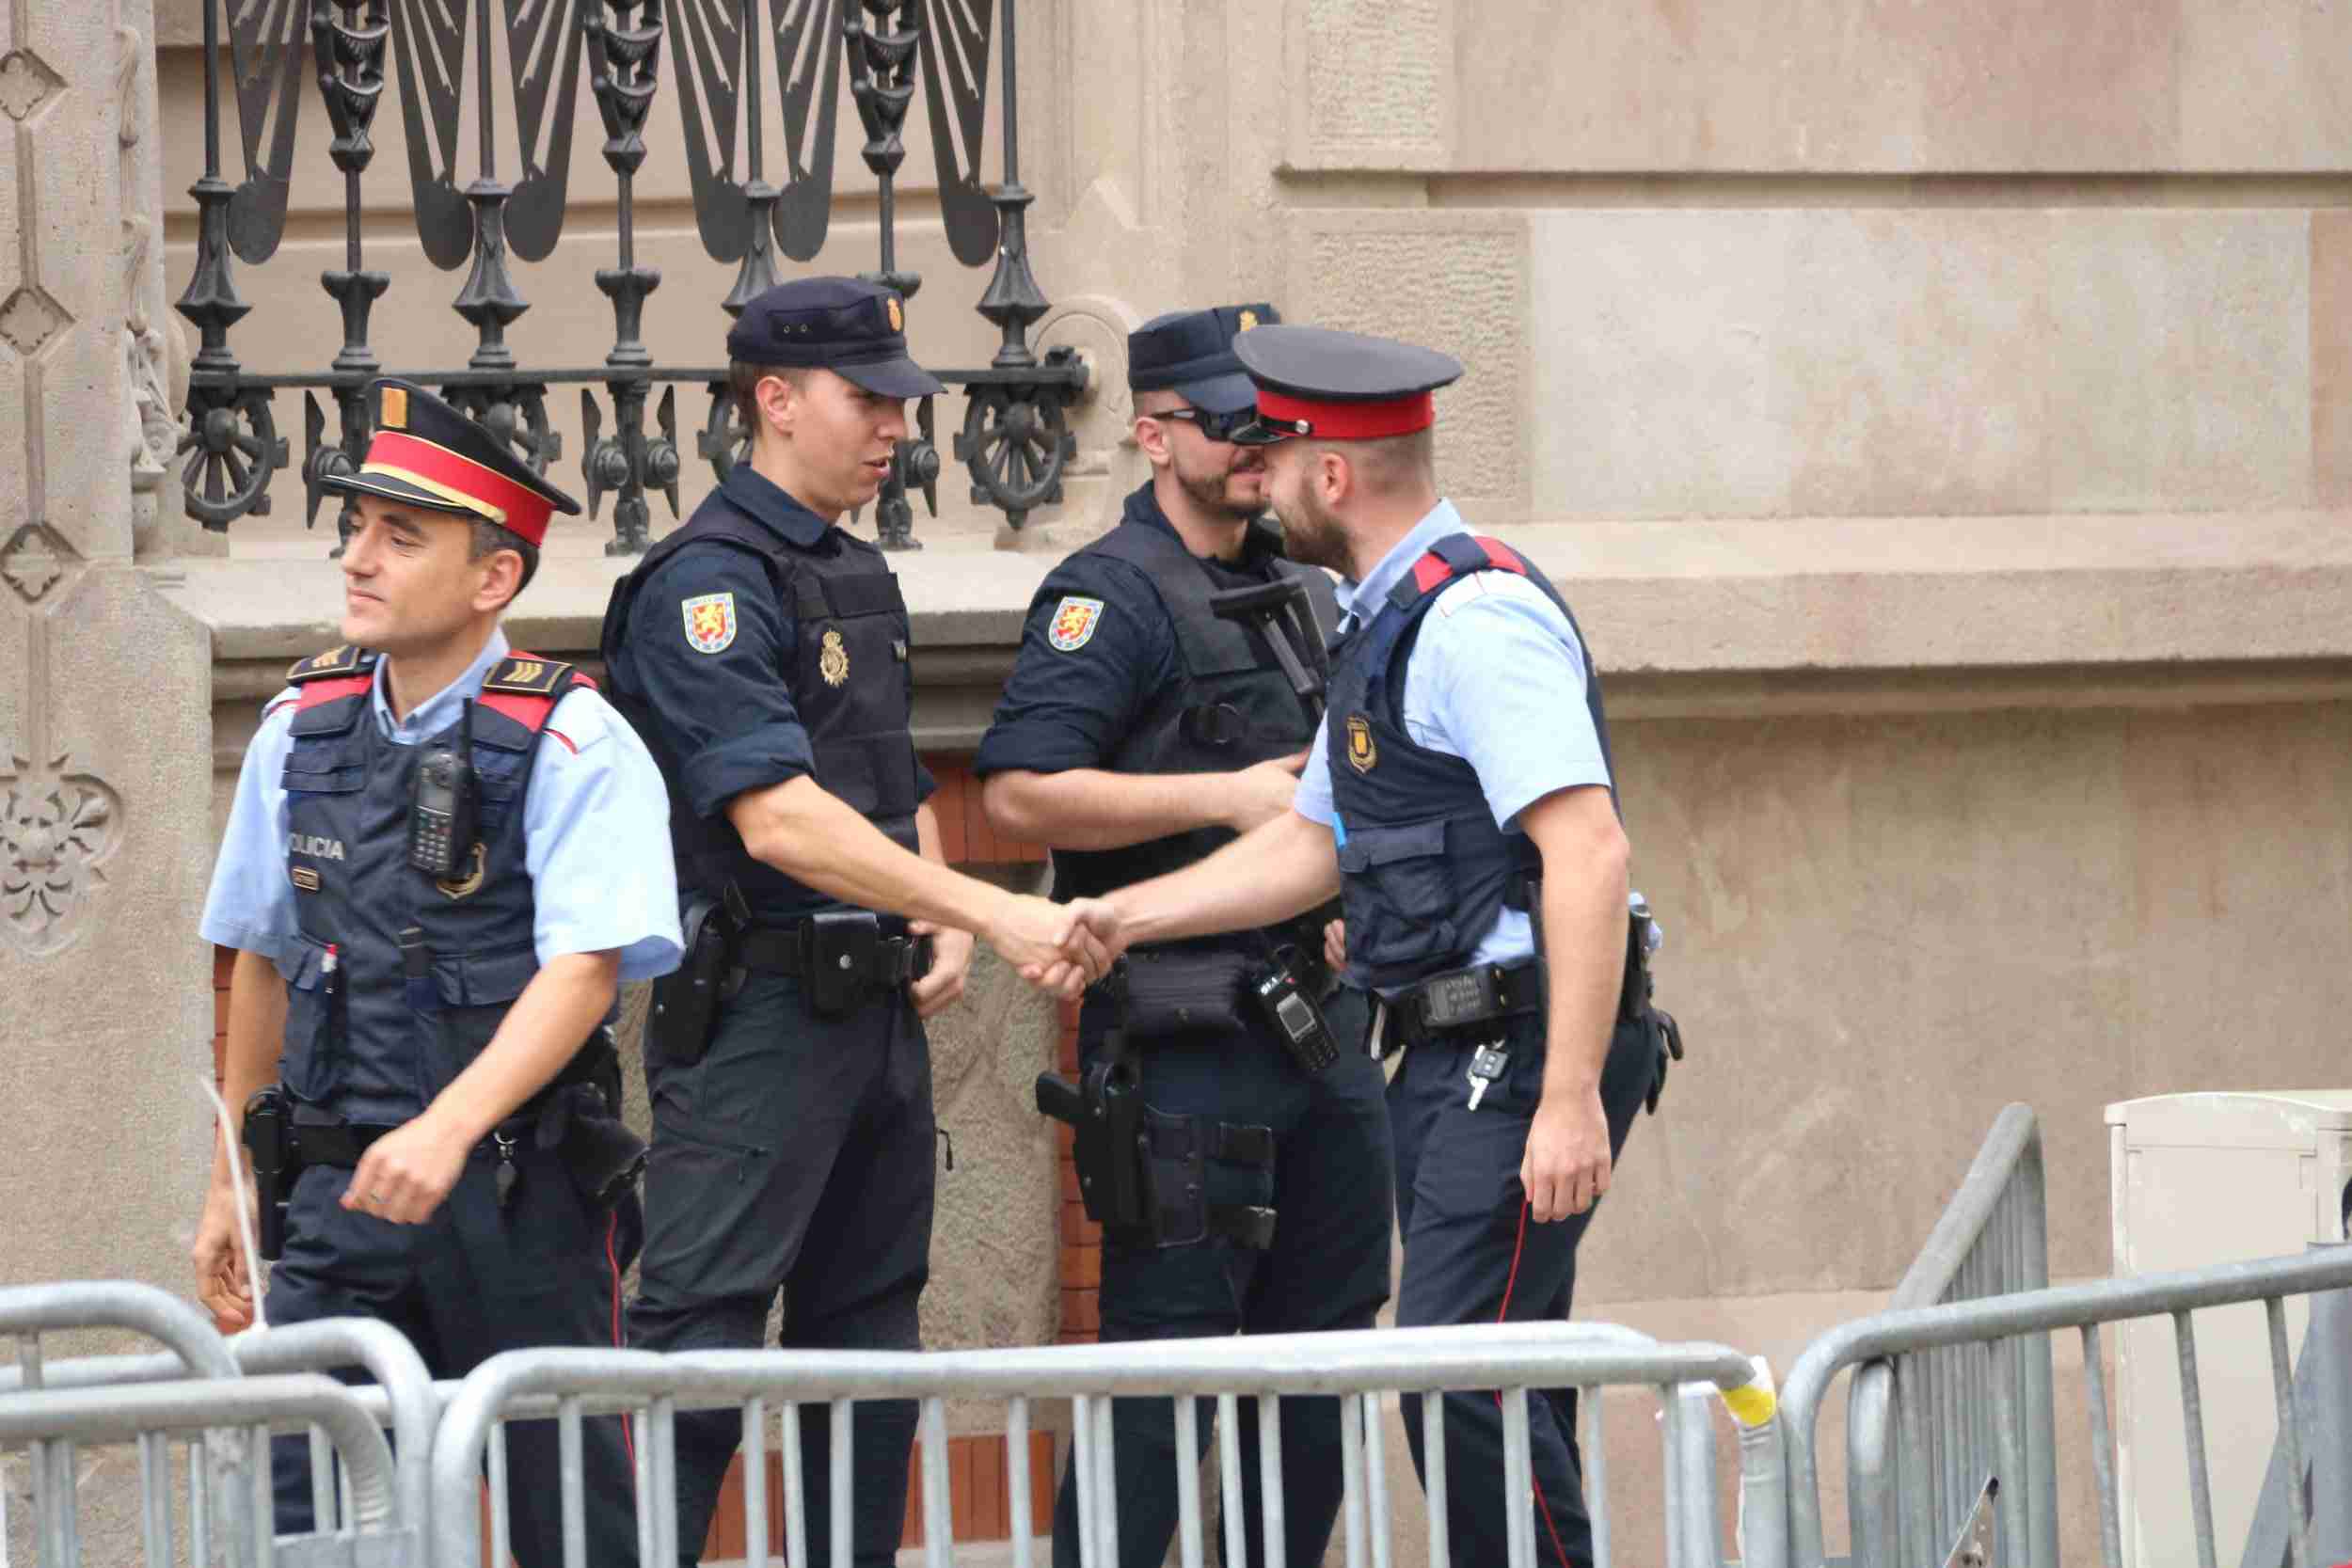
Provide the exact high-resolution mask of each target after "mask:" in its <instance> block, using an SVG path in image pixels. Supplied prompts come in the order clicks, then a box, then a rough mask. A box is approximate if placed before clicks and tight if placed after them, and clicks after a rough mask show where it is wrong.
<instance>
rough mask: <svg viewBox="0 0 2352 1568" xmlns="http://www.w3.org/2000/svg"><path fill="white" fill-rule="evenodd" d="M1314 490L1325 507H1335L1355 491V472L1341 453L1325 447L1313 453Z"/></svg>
mask: <svg viewBox="0 0 2352 1568" xmlns="http://www.w3.org/2000/svg"><path fill="white" fill-rule="evenodd" d="M1313 477H1314V483H1315V490H1316V494H1317V496H1318V498H1319V499H1321V500H1322V502H1323V504H1324V505H1325V506H1326V507H1336V506H1338V505H1339V504H1340V503H1341V502H1343V501H1344V500H1346V499H1347V498H1348V497H1349V496H1351V495H1353V494H1354V493H1355V491H1356V470H1355V468H1354V467H1352V466H1350V464H1349V463H1348V461H1347V458H1346V457H1345V455H1343V453H1340V452H1337V451H1332V450H1331V449H1330V448H1328V447H1326V448H1325V449H1324V450H1323V451H1319V452H1317V453H1315V471H1314V476H1313Z"/></svg>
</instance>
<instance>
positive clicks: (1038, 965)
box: [988, 894, 1117, 1002]
mask: <svg viewBox="0 0 2352 1568" xmlns="http://www.w3.org/2000/svg"><path fill="white" fill-rule="evenodd" d="M1099 905H1100V900H1097V899H1091V898H1082V899H1078V900H1076V901H1075V902H1073V903H1069V904H1057V903H1055V902H1053V901H1052V900H1051V899H1046V898H1038V897H1033V896H1030V895H1025V894H1023V895H1014V896H1013V897H1011V898H1010V899H1009V900H1008V901H1007V903H1006V905H1005V911H1004V913H1002V914H1000V915H999V916H998V917H997V919H996V921H995V922H994V923H993V925H992V927H990V929H989V932H988V944H989V945H990V946H991V947H993V948H994V949H996V951H997V952H998V953H999V954H1000V955H1002V956H1003V958H1004V959H1005V961H1006V962H1007V963H1009V964H1011V965H1012V966H1013V967H1014V968H1015V969H1016V970H1018V971H1019V972H1020V974H1021V977H1022V978H1023V979H1024V980H1026V981H1028V982H1029V983H1030V984H1031V985H1033V986H1036V987H1038V988H1039V989H1041V990H1046V991H1050V992H1052V993H1053V994H1054V995H1056V996H1058V997H1060V998H1061V999H1062V1000H1063V1001H1065V1002H1068V1001H1072V1000H1073V999H1074V998H1075V997H1076V996H1077V994H1078V993H1079V992H1080V991H1082V990H1085V989H1086V988H1087V987H1088V986H1089V985H1092V984H1093V983H1094V982H1095V981H1097V980H1099V979H1101V978H1102V977H1103V974H1104V971H1105V970H1107V969H1109V968H1110V966H1111V959H1112V958H1114V957H1115V956H1116V955H1115V954H1114V953H1113V952H1111V951H1110V950H1108V949H1106V948H1105V947H1104V944H1103V942H1101V940H1100V939H1099V938H1098V937H1097V935H1096V934H1095V931H1094V922H1095V921H1096V920H1097V919H1098V918H1099V917H1097V916H1095V915H1094V914H1093V913H1092V911H1094V910H1096V909H1097V908H1098V907H1099ZM1112 925H1113V928H1114V929H1115V928H1116V927H1117V921H1116V917H1114V918H1113V921H1112Z"/></svg>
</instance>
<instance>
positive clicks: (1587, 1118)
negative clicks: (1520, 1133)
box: [1519, 1087, 1609, 1225]
mask: <svg viewBox="0 0 2352 1568" xmlns="http://www.w3.org/2000/svg"><path fill="white" fill-rule="evenodd" d="M1519 1185H1520V1186H1521V1187H1523V1188H1525V1189H1526V1191H1527V1204H1528V1210H1529V1212H1531V1213H1533V1214H1534V1217H1535V1223H1536V1224H1538V1225H1545V1224H1549V1223H1550V1222H1551V1221H1553V1220H1564V1219H1566V1218H1567V1217H1568V1216H1569V1215H1570V1214H1581V1213H1582V1212H1585V1211H1586V1210H1587V1209H1590V1208H1591V1207H1592V1206H1593V1205H1594V1204H1596V1203H1598V1202H1599V1201H1600V1196H1601V1194H1603V1193H1605V1192H1607V1191H1608V1190H1609V1117H1608V1114H1607V1113H1606V1112H1604V1111H1603V1110H1602V1109H1601V1108H1600V1090H1599V1089H1598V1088H1597V1087H1595V1088H1590V1089H1586V1090H1584V1091H1582V1092H1581V1093H1580V1094H1575V1095H1570V1096H1565V1097H1564V1096H1560V1095H1550V1094H1548V1095H1546V1096H1545V1097H1544V1099H1543V1102H1542V1103H1541V1104H1539V1105H1537V1106H1536V1107H1535V1119H1534V1124H1533V1125H1532V1126H1530V1127H1529V1128H1528V1130H1527V1152H1526V1153H1525V1154H1523V1155H1522V1156H1520V1158H1519Z"/></svg>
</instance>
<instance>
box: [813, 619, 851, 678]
mask: <svg viewBox="0 0 2352 1568" xmlns="http://www.w3.org/2000/svg"><path fill="white" fill-rule="evenodd" d="M817 673H818V674H820V675H822V676H824V677H825V684H826V685H827V686H839V685H840V684H841V683H842V682H843V681H846V680H848V679H849V678H850V648H849V644H848V643H846V642H844V641H841V633H840V632H839V631H838V630H836V629H834V627H831V626H828V627H826V628H825V642H824V647H823V649H822V651H821V652H819V653H818V656H817Z"/></svg>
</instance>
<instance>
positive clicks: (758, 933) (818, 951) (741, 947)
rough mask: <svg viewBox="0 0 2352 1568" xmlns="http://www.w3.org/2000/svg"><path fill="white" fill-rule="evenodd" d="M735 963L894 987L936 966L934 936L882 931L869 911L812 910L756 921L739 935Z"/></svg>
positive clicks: (770, 971) (878, 920)
mask: <svg viewBox="0 0 2352 1568" xmlns="http://www.w3.org/2000/svg"><path fill="white" fill-rule="evenodd" d="M734 958H735V963H736V966H737V967H738V968H741V969H748V970H752V971H755V973H757V974H782V975H787V976H789V977H791V978H794V979H806V978H809V977H812V976H818V975H821V976H823V977H825V978H827V979H830V980H834V981H851V982H858V983H863V984H865V985H868V986H873V987H877V988H879V989H881V990H896V989H898V987H900V986H903V985H907V984H909V983H911V982H913V981H915V980H920V979H921V978H922V977H923V976H924V975H926V974H930V971H931V939H930V938H929V937H909V936H896V937H886V936H883V935H882V921H881V918H880V917H879V916H877V915H875V914H874V913H872V912H871V911H864V910H849V911H840V912H838V913H828V914H813V915H810V916H808V917H807V918H806V919H804V920H796V921H794V922H792V923H791V924H790V925H788V926H755V927H752V928H751V929H749V930H747V931H745V932H743V933H742V934H741V935H740V936H739V937H738V938H737V939H736V943H735V952H734Z"/></svg>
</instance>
